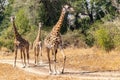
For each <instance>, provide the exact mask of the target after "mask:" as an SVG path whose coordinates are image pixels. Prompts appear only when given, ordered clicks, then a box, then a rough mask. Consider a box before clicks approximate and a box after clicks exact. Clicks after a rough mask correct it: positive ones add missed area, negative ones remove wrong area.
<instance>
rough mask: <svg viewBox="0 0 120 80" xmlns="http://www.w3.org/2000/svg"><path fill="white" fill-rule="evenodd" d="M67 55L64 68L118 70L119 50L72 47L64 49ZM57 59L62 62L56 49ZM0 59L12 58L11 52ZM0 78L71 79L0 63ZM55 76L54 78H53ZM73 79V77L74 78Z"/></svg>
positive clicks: (19, 79)
mask: <svg viewBox="0 0 120 80" xmlns="http://www.w3.org/2000/svg"><path fill="white" fill-rule="evenodd" d="M64 51H65V53H66V56H67V62H66V69H67V68H68V69H71V70H79V71H80V70H85V71H116V70H117V71H118V70H120V52H119V51H111V52H109V53H106V52H104V51H102V50H98V49H96V48H88V49H72V48H68V49H65V50H64ZM30 56H31V57H30V58H31V59H33V58H34V56H33V52H31V53H30ZM57 57H58V61H60V63H61V62H62V56H61V54H60V51H58V56H57ZM0 59H14V56H13V54H11V55H9V56H4V55H1V56H0ZM43 60H44V61H47V57H46V53H45V52H44V51H43ZM0 66H1V67H0V79H1V78H3V79H5V80H41V79H42V80H43V79H44V80H46V79H49V80H58V79H61V80H62V79H65V80H73V78H72V77H64V78H63V77H60V76H57V77H55V76H54V77H53V76H39V75H35V74H31V73H26V72H24V71H21V70H19V69H14V68H12V67H11V66H10V65H6V64H0ZM26 76H27V77H26ZM54 78H55V79H54ZM74 80H75V79H74Z"/></svg>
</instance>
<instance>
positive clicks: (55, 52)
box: [52, 49, 57, 74]
mask: <svg viewBox="0 0 120 80" xmlns="http://www.w3.org/2000/svg"><path fill="white" fill-rule="evenodd" d="M52 54H53V56H54V57H53V58H54V59H53V61H54V73H53V74H56V73H57V69H56V55H57V49H53V51H52Z"/></svg>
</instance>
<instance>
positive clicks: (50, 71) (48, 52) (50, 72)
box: [46, 48, 52, 74]
mask: <svg viewBox="0 0 120 80" xmlns="http://www.w3.org/2000/svg"><path fill="white" fill-rule="evenodd" d="M46 51H47V57H48V62H49V74H52V70H51V62H50V49H49V48H46Z"/></svg>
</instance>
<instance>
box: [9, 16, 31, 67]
mask: <svg viewBox="0 0 120 80" xmlns="http://www.w3.org/2000/svg"><path fill="white" fill-rule="evenodd" d="M10 18H11V23H12V25H13V29H14V37H15V39H14V53H15V60H14V65H13V66H14V67H16V59H17V53H18V49H20V54H21V61H22V64H23V68H25V67H26V55H27V63H28V65H29V42H28V41H27V40H25V39H23V38H22V36H21V35H20V34H19V33H18V31H17V29H16V25H15V16H11V17H10Z"/></svg>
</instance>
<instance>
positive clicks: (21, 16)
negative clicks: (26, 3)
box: [16, 9, 30, 34]
mask: <svg viewBox="0 0 120 80" xmlns="http://www.w3.org/2000/svg"><path fill="white" fill-rule="evenodd" d="M16 25H17V27H18V30H19V32H20V33H21V34H25V33H26V32H28V31H29V30H30V26H29V20H28V18H27V16H26V15H25V12H24V9H20V10H19V11H18V13H17V14H16Z"/></svg>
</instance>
